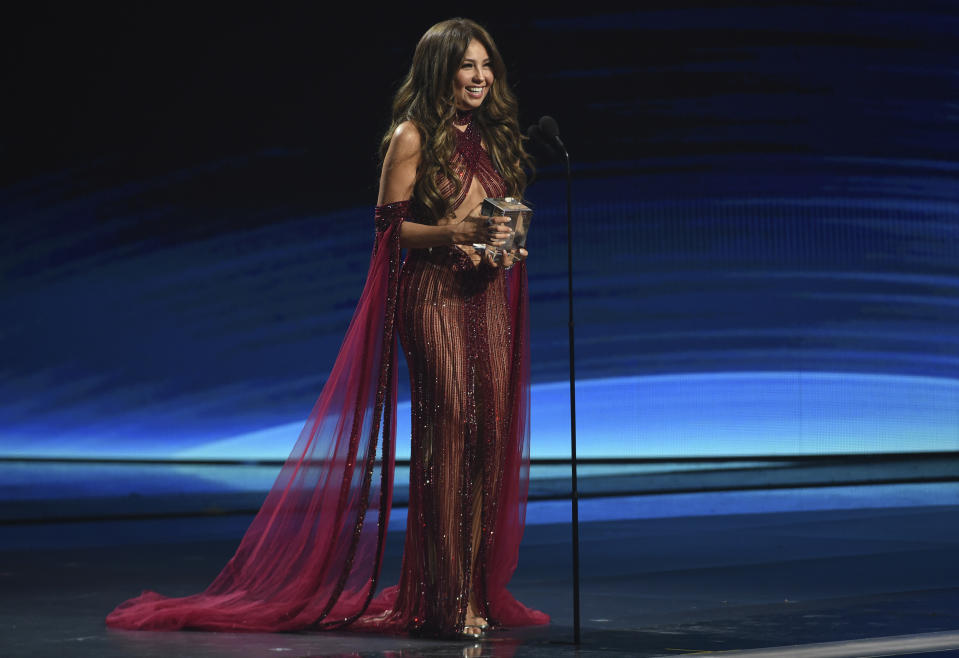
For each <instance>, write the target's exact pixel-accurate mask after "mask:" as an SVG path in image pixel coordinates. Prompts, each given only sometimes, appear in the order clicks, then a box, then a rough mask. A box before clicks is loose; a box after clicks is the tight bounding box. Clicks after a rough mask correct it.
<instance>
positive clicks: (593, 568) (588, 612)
mask: <svg viewBox="0 0 959 658" xmlns="http://www.w3.org/2000/svg"><path fill="white" fill-rule="evenodd" d="M867 490H868V489H867ZM715 495H716V496H717V502H721V500H722V498H721V497H722V494H715ZM757 495H762V494H757ZM780 495H781V494H780ZM797 495H800V493H799V492H797ZM673 498H674V499H675V496H674V497H673ZM655 500H656V497H649V496H647V497H646V501H647V504H648V503H649V502H650V501H653V502H655ZM606 502H607V503H608V504H609V505H611V506H616V505H617V504H620V503H622V504H624V505H625V504H627V503H629V502H630V499H628V498H622V499H609V500H608V501H606ZM942 503H943V501H942V500H941V499H940V500H938V501H936V504H930V505H928V506H911V507H907V506H898V507H889V508H883V507H873V508H871V509H833V510H816V511H801V512H796V511H792V512H774V513H749V514H731V515H710V516H682V515H678V516H672V517H668V518H635V519H627V520H617V521H591V522H587V523H584V524H583V526H582V559H583V573H582V575H583V589H582V610H583V624H584V634H583V644H582V646H581V647H580V648H579V649H578V650H577V649H575V648H574V647H573V646H572V645H571V644H570V642H571V640H572V630H571V625H572V604H571V597H570V550H569V530H570V528H569V525H568V524H565V523H540V524H532V525H529V526H528V528H527V532H526V536H525V538H524V548H523V553H522V556H521V563H520V567H519V570H518V572H517V575H516V577H515V578H514V580H513V585H512V588H511V589H512V590H513V591H514V593H515V594H516V595H517V596H518V598H520V599H521V600H523V601H524V602H526V603H527V604H529V605H532V606H535V607H538V608H541V609H543V610H546V611H547V612H549V613H550V614H551V615H552V617H553V623H552V624H551V625H550V626H549V627H546V628H538V629H520V630H512V631H505V630H504V631H499V632H494V633H492V634H491V635H490V636H489V637H488V638H487V639H486V640H484V641H483V642H482V643H480V644H477V645H475V646H473V645H470V644H460V643H456V642H441V641H431V640H414V639H409V638H392V637H371V636H360V635H355V634H348V633H338V634H325V633H317V634H230V633H200V632H181V633H150V632H125V631H113V630H108V629H106V628H105V627H104V624H103V617H104V615H105V614H106V613H107V612H108V611H109V610H110V609H111V608H112V607H113V606H114V605H115V604H116V603H118V602H119V601H121V600H123V599H125V598H127V597H129V596H131V595H134V594H137V593H138V592H139V591H140V590H141V589H144V588H150V589H157V590H159V591H161V592H163V593H165V594H188V593H192V592H195V591H198V590H200V589H202V588H203V587H204V586H205V585H206V584H207V583H208V582H209V581H210V579H211V578H212V577H213V576H214V575H215V574H216V573H217V572H218V570H219V569H220V567H221V566H222V565H223V563H224V562H225V561H226V560H227V559H228V558H229V557H230V555H231V554H232V551H233V549H234V548H235V546H236V541H237V539H238V537H239V534H240V533H242V530H243V528H244V527H245V524H246V523H248V522H249V520H250V517H248V516H241V515H232V516H219V517H209V518H202V517H200V518H197V517H193V518H166V519H153V520H140V521H137V520H128V521H122V520H111V521H103V522H96V521H87V522H80V523H61V524H56V525H53V524H50V525H48V526H46V527H43V528H41V527H39V526H38V524H36V523H33V524H28V525H17V524H7V525H4V526H0V532H2V533H3V535H4V537H3V545H4V546H7V547H10V546H17V545H20V546H24V545H29V544H30V543H31V542H29V540H28V536H36V534H37V533H38V532H40V531H42V532H43V534H44V535H45V536H46V537H47V538H48V539H49V538H52V536H57V537H59V539H60V546H61V547H60V548H45V549H43V550H38V549H30V550H26V549H23V548H20V549H18V550H6V551H4V552H0V584H2V588H0V633H2V639H0V655H2V656H5V657H10V658H13V657H21V656H97V657H102V658H112V657H115V656H164V657H169V656H197V657H203V658H206V657H211V658H212V657H220V656H240V657H244V658H246V657H252V656H276V655H279V656H284V655H286V656H391V657H399V656H424V657H425V656H514V655H515V656H574V655H575V656H580V655H582V656H593V655H600V654H603V655H607V654H608V655H622V656H673V655H683V654H691V653H701V652H723V653H722V654H721V655H723V656H731V655H737V654H738V653H739V650H748V649H758V648H772V647H784V646H787V645H805V644H809V643H838V644H819V645H817V646H815V647H805V648H802V649H801V650H800V649H791V650H779V651H776V652H774V653H770V652H762V653H753V652H750V653H748V654H744V655H780V656H786V655H796V656H798V655H803V656H881V655H935V656H944V655H950V652H949V651H947V648H952V649H956V655H959V561H957V560H956V553H957V549H959V524H957V523H956V520H957V518H959V505H943V504H942ZM552 504H555V502H554V503H552ZM673 504H675V500H674V502H673ZM531 507H532V505H531ZM533 511H534V512H535V510H533ZM18 535H20V537H18ZM96 538H99V541H97V540H96ZM23 540H27V541H23ZM401 542H402V533H396V532H392V533H390V545H389V546H388V549H387V551H388V560H387V562H386V565H385V567H384V570H385V573H384V578H383V582H385V583H391V582H393V581H394V580H395V579H396V574H397V571H398V563H399V556H400V551H401ZM43 544H44V545H48V546H49V545H52V543H51V542H43ZM97 544H100V545H97ZM892 636H900V637H898V638H897V639H887V640H883V641H873V642H871V643H859V644H856V643H855V642H851V641H857V640H863V639H867V638H890V637H892ZM901 636H910V637H901Z"/></svg>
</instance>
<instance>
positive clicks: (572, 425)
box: [553, 135, 581, 645]
mask: <svg viewBox="0 0 959 658" xmlns="http://www.w3.org/2000/svg"><path fill="white" fill-rule="evenodd" d="M553 140H554V141H555V143H556V144H558V145H559V147H560V149H561V150H562V152H563V159H564V160H565V162H566V277H567V279H566V280H567V296H568V298H569V450H570V465H571V469H572V473H571V475H572V485H573V488H572V492H571V500H572V508H573V509H572V512H573V518H572V521H573V523H572V525H573V644H576V645H579V644H580V642H581V634H580V614H579V487H578V481H579V477H578V475H577V472H576V351H575V345H576V343H575V340H574V324H573V172H572V167H571V165H570V160H569V152H568V151H567V150H566V145H565V144H563V140H561V139H560V138H559V135H555V136H554V137H553Z"/></svg>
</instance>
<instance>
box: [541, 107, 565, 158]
mask: <svg viewBox="0 0 959 658" xmlns="http://www.w3.org/2000/svg"><path fill="white" fill-rule="evenodd" d="M537 128H539V132H540V133H542V135H543V136H544V137H546V139H548V140H549V141H551V142H554V143H556V144H559V147H560V148H561V149H563V151H564V152H565V151H566V145H565V144H563V140H561V139H560V138H559V124H557V123H556V119H554V118H553V117H551V116H549V115H548V114H546V115H543V116H541V117H540V118H539V124H538V126H537Z"/></svg>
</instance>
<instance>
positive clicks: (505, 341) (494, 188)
mask: <svg viewBox="0 0 959 658" xmlns="http://www.w3.org/2000/svg"><path fill="white" fill-rule="evenodd" d="M382 153H383V166H382V174H381V180H380V192H379V201H378V205H377V208H376V217H375V219H376V228H377V237H376V243H375V245H374V250H373V257H372V259H371V262H370V269H369V272H368V274H367V282H366V286H365V287H364V290H363V295H362V296H361V298H360V301H359V303H358V305H357V309H356V311H355V313H354V316H353V320H352V322H351V323H350V328H349V329H348V330H347V335H346V337H345V339H344V341H343V346H342V347H341V349H340V353H339V355H338V356H337V360H336V363H335V364H334V367H333V371H332V372H331V375H330V378H329V380H328V381H327V384H326V385H325V386H324V389H323V391H322V393H321V394H320V397H319V399H318V400H317V403H316V405H315V406H314V409H313V411H312V413H311V414H310V417H309V419H308V421H307V423H306V426H305V427H304V429H303V431H302V432H301V434H300V438H299V440H298V441H297V443H296V446H295V447H294V449H293V452H292V453H291V455H290V457H289V458H288V459H287V461H286V463H285V464H284V467H283V469H282V470H281V472H280V475H279V477H278V478H277V480H276V483H275V484H274V485H273V488H272V489H271V491H270V493H269V495H268V496H267V499H266V501H265V502H264V504H263V507H262V508H261V509H260V511H259V512H258V514H257V516H256V518H255V519H254V520H253V522H252V524H251V525H250V528H249V529H248V530H247V532H246V534H245V535H244V537H243V539H242V541H241V543H240V546H239V548H238V549H237V552H236V554H235V555H234V556H233V558H232V559H231V560H230V562H229V563H228V564H227V565H226V567H225V568H224V569H223V571H222V572H221V573H220V574H219V576H217V578H216V579H215V580H214V582H213V583H212V584H211V585H210V586H209V587H208V588H207V589H206V590H205V591H204V592H202V593H200V594H195V595H192V596H187V597H181V598H168V597H164V596H161V595H159V594H157V593H155V592H150V591H147V592H144V593H143V594H141V595H140V596H139V597H136V598H134V599H131V600H129V601H126V602H124V603H122V604H121V605H120V606H118V607H117V608H116V609H115V610H114V611H113V612H112V613H110V615H109V616H108V617H107V624H108V625H109V626H113V627H119V628H137V629H151V630H173V629H179V628H197V629H206V630H249V631H282V630H300V629H329V628H341V627H344V626H351V627H353V628H358V629H364V630H376V631H409V632H415V633H421V634H428V635H435V636H454V635H455V636H465V637H478V636H480V635H482V634H483V632H484V630H485V629H486V628H487V627H488V626H490V625H526V624H543V623H547V622H548V617H547V616H546V615H545V614H543V613H541V612H538V611H535V610H530V609H529V608H526V607H525V606H523V605H522V604H520V603H519V602H518V601H516V600H515V599H514V598H513V597H512V596H511V595H510V594H509V592H508V591H507V590H506V584H507V582H508V581H509V579H510V577H511V575H512V572H513V570H514V569H515V567H516V561H517V555H518V548H519V540H520V537H521V535H522V531H523V525H524V522H525V498H526V486H527V477H528V465H529V452H528V446H529V416H528V402H529V345H528V326H527V297H526V272H525V264H524V263H523V260H524V259H525V256H526V255H527V254H526V251H525V250H519V251H517V252H511V253H506V254H504V255H502V257H501V258H500V259H494V258H493V257H491V256H490V255H489V253H490V252H485V251H484V252H483V253H479V252H477V251H476V250H475V249H473V248H472V247H471V246H469V245H471V244H474V243H486V244H489V245H493V246H496V245H502V244H503V241H504V240H505V239H506V238H507V237H508V235H509V233H508V230H507V229H505V228H504V226H503V223H504V222H505V221H506V218H504V217H496V218H492V219H488V218H485V217H480V216H478V206H479V205H480V203H481V202H482V200H483V198H485V197H487V196H504V195H506V194H510V195H517V196H518V195H521V194H522V192H523V188H524V187H525V183H526V178H525V174H524V171H523V168H522V167H523V165H524V164H526V163H527V162H528V159H527V156H526V155H525V154H524V153H523V151H522V148H521V136H520V132H519V129H518V122H517V112H516V102H515V99H514V98H513V95H512V93H511V92H510V91H509V88H508V87H507V85H506V79H505V70H504V67H503V62H502V59H501V58H500V56H499V53H498V51H497V50H496V47H495V44H494V43H493V40H492V38H491V37H490V36H489V34H488V33H487V32H486V31H485V30H484V29H483V28H482V27H480V26H479V25H477V24H476V23H474V22H472V21H468V20H464V19H453V20H450V21H444V22H442V23H439V24H437V25H435V26H433V27H432V28H430V30H428V31H427V32H426V34H425V35H424V36H423V37H422V39H421V40H420V42H419V44H418V45H417V47H416V51H415V53H414V56H413V64H412V67H411V68H410V71H409V74H408V75H407V78H406V80H405V82H404V83H403V85H402V86H401V88H400V90H399V91H398V92H397V94H396V97H395V99H394V106H393V125H392V127H391V128H390V130H389V131H388V132H387V134H386V137H385V138H384V140H383V148H382ZM401 247H405V248H407V249H408V250H409V252H408V256H407V259H406V261H405V263H403V264H402V268H401V264H400V248H401ZM514 265H515V266H514ZM507 269H510V271H509V273H508V274H507V273H506V270H507ZM397 330H398V333H399V338H400V341H401V343H402V346H403V349H404V351H405V353H406V357H407V361H408V362H409V370H410V376H411V385H412V409H413V418H412V421H413V422H412V428H413V429H412V432H413V433H412V453H411V457H412V459H411V466H410V504H409V515H408V520H407V532H406V546H405V552H404V557H403V570H402V576H401V579H400V582H399V584H398V585H396V586H394V587H390V588H387V589H386V590H384V591H383V592H382V593H381V594H380V595H379V596H378V597H376V599H375V600H374V599H373V595H374V592H375V589H376V585H377V578H378V574H379V566H380V560H381V557H382V552H383V546H384V540H385V533H386V527H387V524H388V520H389V510H390V501H391V495H392V475H393V448H394V443H395V396H396V368H395V349H394V346H395V343H396V339H395V334H396V331H397ZM381 434H382V443H380V441H379V439H380V438H381ZM378 448H379V449H378ZM374 521H375V523H374Z"/></svg>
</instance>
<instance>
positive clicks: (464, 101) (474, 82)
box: [453, 39, 493, 110]
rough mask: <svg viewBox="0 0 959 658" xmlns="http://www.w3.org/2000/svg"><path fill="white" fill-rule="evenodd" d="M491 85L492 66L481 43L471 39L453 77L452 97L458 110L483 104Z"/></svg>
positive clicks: (470, 108)
mask: <svg viewBox="0 0 959 658" xmlns="http://www.w3.org/2000/svg"><path fill="white" fill-rule="evenodd" d="M492 86H493V68H492V64H491V63H490V58H489V54H488V53H487V52H486V48H484V47H483V44H482V43H480V42H479V41H477V40H476V39H473V40H471V41H470V42H469V45H468V46H466V53H465V54H464V55H463V61H462V63H461V64H460V68H459V70H458V71H457V72H456V77H455V78H454V79H453V99H454V101H455V103H456V108H457V109H459V110H473V109H476V108H477V107H479V106H480V105H482V104H483V101H484V100H486V95H487V94H489V90H490V88H491V87H492Z"/></svg>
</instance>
